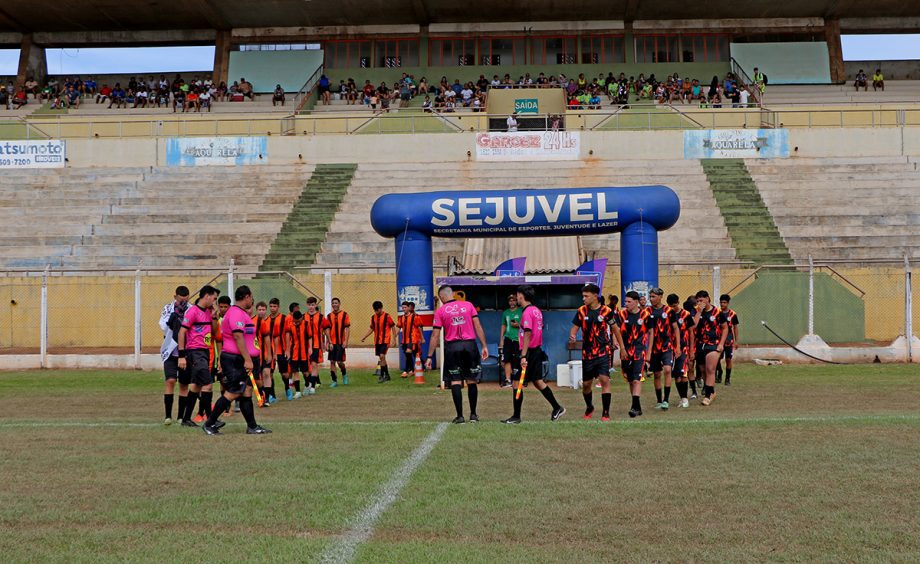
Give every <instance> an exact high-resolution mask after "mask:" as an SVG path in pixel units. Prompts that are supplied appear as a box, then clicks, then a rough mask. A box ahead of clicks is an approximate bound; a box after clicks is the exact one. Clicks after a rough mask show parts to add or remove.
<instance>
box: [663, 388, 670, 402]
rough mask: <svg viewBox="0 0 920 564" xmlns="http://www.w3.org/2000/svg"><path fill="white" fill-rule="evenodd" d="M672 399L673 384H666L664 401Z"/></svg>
mask: <svg viewBox="0 0 920 564" xmlns="http://www.w3.org/2000/svg"><path fill="white" fill-rule="evenodd" d="M669 399H671V386H665V388H664V401H668V400H669Z"/></svg>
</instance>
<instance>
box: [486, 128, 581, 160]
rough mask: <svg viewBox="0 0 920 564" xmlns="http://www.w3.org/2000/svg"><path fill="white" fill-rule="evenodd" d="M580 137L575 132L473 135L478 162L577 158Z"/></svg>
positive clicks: (520, 132) (521, 132)
mask: <svg viewBox="0 0 920 564" xmlns="http://www.w3.org/2000/svg"><path fill="white" fill-rule="evenodd" d="M580 150H581V136H580V134H579V133H578V132H577V131H534V132H526V131H519V132H516V133H500V132H494V133H480V134H478V135H476V160H479V161H571V160H576V159H578V156H579V151H580Z"/></svg>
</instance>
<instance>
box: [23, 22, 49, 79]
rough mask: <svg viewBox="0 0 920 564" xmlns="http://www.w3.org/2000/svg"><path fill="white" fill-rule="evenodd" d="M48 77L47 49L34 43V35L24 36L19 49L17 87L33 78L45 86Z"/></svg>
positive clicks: (27, 34)
mask: <svg viewBox="0 0 920 564" xmlns="http://www.w3.org/2000/svg"><path fill="white" fill-rule="evenodd" d="M47 76H48V61H47V60H46V59H45V48H44V47H41V46H39V45H36V44H35V43H34V42H33V41H32V34H31V33H26V34H23V36H22V44H21V45H20V47H19V70H18V71H17V72H16V86H19V85H20V84H23V83H24V82H25V81H26V79H28V78H29V77H32V78H34V79H35V81H36V82H38V83H39V84H41V85H44V84H45V78H46V77H47Z"/></svg>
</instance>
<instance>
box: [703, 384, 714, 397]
mask: <svg viewBox="0 0 920 564" xmlns="http://www.w3.org/2000/svg"><path fill="white" fill-rule="evenodd" d="M715 392H716V387H715V386H703V395H704V396H706V397H707V398H708V397H712V394H714V393H715Z"/></svg>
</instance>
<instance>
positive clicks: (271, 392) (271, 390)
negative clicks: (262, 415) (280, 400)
mask: <svg viewBox="0 0 920 564" xmlns="http://www.w3.org/2000/svg"><path fill="white" fill-rule="evenodd" d="M268 395H269V397H273V398H274V397H277V396H276V395H275V381H274V380H272V385H271V386H269V387H268Z"/></svg>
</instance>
